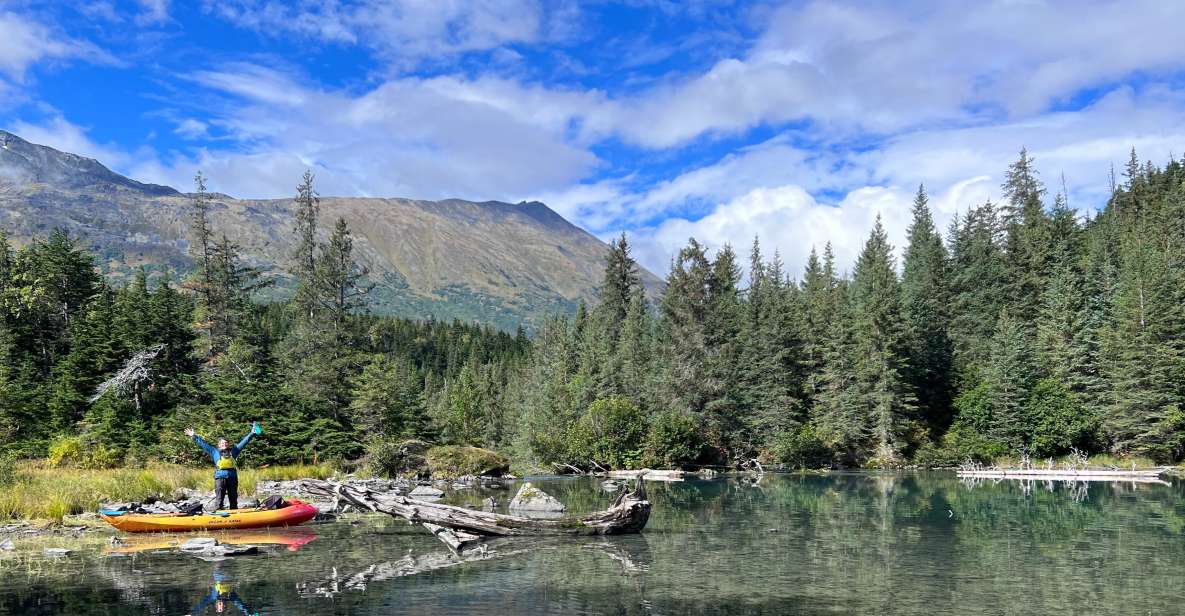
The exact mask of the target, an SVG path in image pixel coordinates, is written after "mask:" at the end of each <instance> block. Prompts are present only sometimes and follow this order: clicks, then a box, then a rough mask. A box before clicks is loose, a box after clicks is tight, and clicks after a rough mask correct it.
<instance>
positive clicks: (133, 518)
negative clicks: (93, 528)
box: [99, 500, 317, 533]
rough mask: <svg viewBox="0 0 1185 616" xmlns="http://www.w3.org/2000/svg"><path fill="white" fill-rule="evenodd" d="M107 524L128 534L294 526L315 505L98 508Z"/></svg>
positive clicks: (314, 511)
mask: <svg viewBox="0 0 1185 616" xmlns="http://www.w3.org/2000/svg"><path fill="white" fill-rule="evenodd" d="M99 515H100V516H102V518H103V519H104V520H106V521H107V523H108V524H110V525H112V526H114V527H115V528H117V529H119V530H122V531H125V532H129V533H177V532H184V531H190V530H227V529H232V528H266V527H269V526H296V525H297V524H303V523H305V522H308V521H309V520H311V519H313V518H314V517H315V516H316V515H317V508H316V507H314V506H312V505H309V504H307V503H302V502H301V501H298V500H290V501H288V505H287V506H286V507H281V508H279V509H229V510H226V511H215V512H214V513H206V514H201V515H185V514H181V513H125V512H114V511H99Z"/></svg>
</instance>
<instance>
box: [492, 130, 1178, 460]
mask: <svg viewBox="0 0 1185 616" xmlns="http://www.w3.org/2000/svg"><path fill="white" fill-rule="evenodd" d="M1002 188H1003V195H1004V199H1005V200H1004V202H1002V203H1000V204H994V203H990V202H989V203H985V204H983V205H980V206H977V207H972V208H971V209H969V210H968V211H966V212H964V213H961V214H960V215H958V216H957V217H956V218H955V219H954V221H953V222H952V224H951V226H950V228H949V229H948V230H947V231H946V237H945V240H944V238H943V235H942V233H941V232H940V231H939V230H938V229H936V228H935V225H934V221H933V218H932V215H931V211H930V207H929V203H928V199H927V195H926V192H925V189H924V188H921V187H920V188H919V189H918V193H917V197H916V199H915V201H914V205H913V221H912V223H911V225H910V227H909V230H908V237H907V245H906V246H905V247H904V248H905V249H904V258H903V263H901V264H900V265H901V266H900V267H898V264H897V263H896V262H895V258H894V252H893V247H892V246H890V245H889V242H888V239H887V237H886V234H885V231H884V229H883V227H882V226H881V223H880V221H879V220H878V221H877V223H876V225H875V226H874V228H873V229H872V232H871V234H870V235H869V237H868V239H867V241H866V242H865V244H864V247H863V250H862V251H861V253H860V255H859V258H858V259H857V261H856V263H855V264H854V267H853V268H852V269H851V275H850V276H843V275H841V274H840V273H839V272H840V268H841V265H840V264H837V263H836V262H835V258H834V255H833V254H832V251H831V248H830V246H829V245H828V246H825V247H824V248H823V251H822V254H821V255H820V254H816V253H814V252H812V254H811V256H810V259H809V262H808V264H807V266H806V269H805V271H804V272H803V273H802V275H801V277H795V276H794V275H793V274H792V273H789V272H785V271H783V266H782V263H781V262H780V260H779V259H778V257H777V256H776V255H775V256H774V257H773V258H772V259H769V260H767V259H766V258H765V257H764V256H763V255H762V253H761V250H760V247H759V245H758V243H757V242H756V241H755V242H754V244H753V248H752V252H751V254H750V257H749V272H750V274H749V277H748V280H747V281H742V280H741V274H740V270H739V268H738V267H737V255H736V254H735V253H734V251H733V250H732V249H731V248H729V247H725V248H724V249H722V250H720V251H719V252H717V253H716V254H715V255H714V258H709V255H708V254H707V251H706V250H705V249H704V247H703V246H702V245H700V244H699V243H697V242H696V241H695V240H692V241H691V242H690V243H689V244H688V246H687V247H686V248H684V249H683V250H681V251H680V252H679V254H678V256H677V257H676V258H675V259H674V262H673V264H672V267H671V271H670V274H669V275H668V277H667V287H666V290H665V292H664V294H663V296H662V298H661V300H660V301H659V302H658V303H657V306H656V307H655V310H647V309H646V308H645V299H644V296H643V295H642V293H641V288H640V284H639V282H638V279H637V276H636V275H635V271H636V270H635V268H636V266H635V265H634V263H633V261H632V259H630V257H629V247H628V245H627V243H626V241H625V238H624V237H623V238H622V239H620V240H618V241H616V242H614V243H613V245H612V247H611V251H610V255H609V259H608V265H607V270H606V276H605V281H604V284H603V287H602V297H603V298H604V299H603V301H602V303H601V304H600V305H599V306H597V307H596V308H594V309H593V310H591V311H590V312H587V313H585V312H581V313H579V314H577V315H576V316H575V318H573V319H566V318H557V319H555V320H553V321H552V322H550V323H549V324H548V325H547V326H546V327H545V328H544V330H543V331H542V333H541V334H540V336H539V338H538V340H537V341H536V345H535V349H534V354H533V363H532V366H531V367H530V372H529V373H528V374H527V376H526V380H527V383H528V385H527V386H526V387H525V391H527V392H529V395H528V396H527V398H526V399H525V400H524V402H523V404H522V406H521V410H522V415H521V418H520V432H519V438H518V440H517V442H516V444H517V445H518V452H519V454H520V456H522V457H525V458H527V459H530V460H534V461H537V462H540V463H543V464H544V465H546V464H557V463H558V464H565V465H567V464H570V465H573V466H578V467H582V468H587V467H591V466H596V465H614V464H619V463H621V461H622V460H631V461H632V460H642V461H645V462H647V463H662V462H666V463H676V464H680V463H681V464H689V463H737V462H739V461H743V460H745V459H748V458H752V457H763V458H765V459H766V460H774V461H780V462H784V463H788V464H791V465H801V466H850V465H872V466H878V465H896V464H901V463H903V462H907V461H910V460H915V461H919V462H922V463H928V464H953V463H959V462H962V461H963V460H965V459H967V458H978V459H991V458H994V457H998V456H1003V455H1023V454H1028V455H1032V456H1040V457H1045V456H1054V455H1060V454H1064V453H1067V452H1069V451H1071V450H1072V449H1075V448H1076V449H1078V450H1080V451H1085V452H1112V453H1117V454H1121V455H1141V456H1148V457H1151V458H1154V459H1157V460H1177V459H1180V458H1181V457H1182V455H1183V453H1185V451H1183V449H1185V169H1183V167H1182V164H1181V163H1179V162H1177V161H1175V160H1174V161H1171V162H1170V163H1169V164H1168V165H1167V166H1166V167H1164V168H1163V169H1161V168H1156V167H1154V166H1153V165H1152V164H1151V163H1148V164H1143V165H1141V164H1139V162H1138V159H1137V158H1136V157H1135V153H1134V152H1133V153H1132V159H1131V162H1130V163H1129V164H1128V167H1127V170H1126V173H1125V176H1124V182H1123V184H1122V185H1120V186H1116V188H1115V190H1114V192H1113V195H1112V197H1111V198H1110V200H1109V202H1108V203H1107V204H1106V207H1105V208H1104V209H1103V210H1102V211H1100V212H1098V213H1097V214H1095V215H1093V216H1090V217H1086V216H1084V215H1083V214H1082V213H1079V212H1076V211H1074V210H1073V209H1071V208H1070V207H1069V206H1068V205H1067V203H1066V196H1065V195H1064V194H1058V195H1056V196H1054V197H1053V199H1052V201H1051V200H1050V199H1049V195H1048V192H1047V190H1046V188H1045V186H1044V185H1043V183H1042V182H1041V180H1040V178H1039V176H1038V173H1037V170H1036V169H1035V168H1034V166H1033V160H1032V158H1030V157H1029V156H1028V154H1027V153H1026V152H1024V151H1022V152H1021V154H1020V157H1019V159H1018V160H1017V161H1016V162H1015V163H1014V164H1012V165H1011V166H1010V167H1009V169H1008V171H1007V174H1006V176H1005V182H1004V184H1003V187H1002Z"/></svg>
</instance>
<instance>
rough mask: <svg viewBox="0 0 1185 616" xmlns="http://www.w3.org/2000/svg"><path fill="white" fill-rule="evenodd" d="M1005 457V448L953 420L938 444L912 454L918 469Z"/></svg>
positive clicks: (988, 460)
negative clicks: (920, 466)
mask: <svg viewBox="0 0 1185 616" xmlns="http://www.w3.org/2000/svg"><path fill="white" fill-rule="evenodd" d="M1006 455H1008V445H1007V444H1006V443H1003V442H1000V441H997V440H994V439H992V438H990V437H987V436H984V435H983V434H980V433H979V432H978V431H976V430H975V429H974V428H972V427H971V426H970V425H968V424H965V423H962V422H961V421H956V422H955V425H954V426H951V429H950V430H947V432H946V434H944V435H943V437H942V442H940V443H938V444H932V443H927V444H926V445H923V446H922V447H921V448H919V449H918V451H917V453H915V454H914V462H915V463H917V464H920V465H922V466H929V467H936V466H958V465H959V464H962V463H964V462H966V461H968V460H972V461H975V462H983V463H990V462H992V461H993V460H995V459H997V458H1001V457H1003V456H1006Z"/></svg>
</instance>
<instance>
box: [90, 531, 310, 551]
mask: <svg viewBox="0 0 1185 616" xmlns="http://www.w3.org/2000/svg"><path fill="white" fill-rule="evenodd" d="M214 538H215V539H216V540H217V541H218V543H219V544H221V545H283V546H287V547H288V551H290V552H295V551H296V550H299V549H300V548H301V546H303V545H305V544H306V543H309V542H310V541H312V540H313V539H316V538H317V533H316V531H314V530H313V529H311V528H292V529H287V530H280V531H275V532H271V531H266V530H245V531H238V530H228V531H223V532H219V533H218V534H217V535H215V536H214ZM185 541H186V539H184V538H183V537H178V536H159V535H157V536H154V537H129V538H128V539H127V544H126V545H121V546H117V547H109V548H106V549H104V550H103V553H104V554H135V553H138V552H152V551H155V550H172V549H176V548H179V547H181V544H183V543H185Z"/></svg>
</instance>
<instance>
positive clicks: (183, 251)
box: [0, 131, 661, 329]
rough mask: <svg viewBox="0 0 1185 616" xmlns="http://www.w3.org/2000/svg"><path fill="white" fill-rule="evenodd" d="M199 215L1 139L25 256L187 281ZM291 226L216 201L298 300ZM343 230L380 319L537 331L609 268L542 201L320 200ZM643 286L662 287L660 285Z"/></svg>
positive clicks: (328, 218)
mask: <svg viewBox="0 0 1185 616" xmlns="http://www.w3.org/2000/svg"><path fill="white" fill-rule="evenodd" d="M297 179H298V178H293V183H294V185H295V182H296V180H297ZM189 208H190V199H189V197H188V196H187V195H186V194H183V193H181V192H179V191H177V190H175V189H173V188H170V187H167V186H159V185H155V184H143V183H140V182H137V181H135V180H131V179H129V178H126V177H124V176H122V175H119V174H117V173H114V172H112V171H111V170H109V169H107V168H106V167H104V166H103V165H102V164H100V163H99V162H98V161H95V160H93V159H89V158H85V157H82V156H77V155H75V154H69V153H65V152H60V151H58V150H55V149H53V148H49V147H46V146H41V145H37V144H33V143H29V142H27V141H25V140H23V139H21V138H20V137H18V136H16V135H13V134H12V133H8V132H4V131H0V229H3V230H4V231H5V232H6V233H7V234H8V235H9V237H10V238H11V239H12V240H13V241H15V242H16V243H17V244H21V243H24V242H28V241H30V240H31V239H33V238H35V237H43V236H45V235H46V234H48V233H49V232H50V231H51V230H52V229H54V228H62V229H65V230H66V231H68V232H69V233H70V234H71V235H72V236H75V237H78V238H80V241H81V243H82V244H84V245H86V246H88V247H90V248H91V249H92V250H93V251H94V252H95V254H96V255H99V259H98V260H99V264H98V265H99V267H100V268H101V269H102V270H103V271H104V272H105V273H106V274H107V275H109V276H111V277H112V278H114V279H116V280H117V281H118V280H119V279H123V278H126V277H127V276H129V275H131V273H132V272H133V271H134V270H135V269H136V268H138V267H140V266H146V267H148V268H149V269H150V270H151V271H152V272H154V275H162V274H163V273H164V272H170V273H171V274H172V275H174V276H177V275H183V274H184V273H186V272H187V271H188V270H189V269H190V266H191V263H190V259H189V257H188V240H187V225H188V216H189V211H190V210H189ZM293 213H294V208H293V204H292V200H291V198H290V197H286V198H281V199H268V200H247V199H235V198H232V197H228V196H225V195H214V199H213V206H212V208H211V217H212V222H213V225H214V230H215V233H217V234H223V233H225V234H226V235H227V237H229V238H230V239H231V240H232V241H234V242H236V243H238V244H239V245H240V246H241V247H242V248H243V251H244V253H245V255H246V256H247V258H248V259H249V261H251V262H252V263H253V264H254V265H257V266H259V267H261V268H263V269H264V270H265V271H266V272H267V273H268V275H270V276H274V277H276V279H277V285H276V289H277V290H276V291H275V293H278V294H281V295H282V294H284V293H285V292H286V289H288V288H290V287H291V285H290V281H289V280H288V279H287V275H286V273H285V271H284V270H285V265H286V264H287V262H288V255H290V254H291V252H292V240H293V235H292V223H293ZM338 217H342V218H345V220H346V222H347V223H349V225H350V229H351V231H352V232H353V234H354V245H355V254H356V256H357V259H358V260H359V261H360V262H361V263H362V264H363V265H365V266H366V267H368V268H369V270H370V272H371V276H370V277H371V279H372V281H373V282H375V283H376V284H377V287H376V289H375V292H374V297H373V299H374V306H373V307H372V310H373V311H375V312H382V313H389V314H398V315H402V316H408V317H413V318H428V317H430V316H431V317H435V318H437V319H452V318H461V319H465V320H477V321H482V322H486V323H490V324H492V325H495V326H497V327H502V328H505V329H513V328H515V327H517V326H518V325H519V324H523V325H525V326H526V327H528V328H531V327H533V326H534V325H537V324H538V323H539V320H540V319H541V318H542V317H543V316H544V315H546V314H547V313H549V312H552V311H556V310H572V309H573V308H574V307H575V306H576V305H577V304H578V303H579V301H580V300H585V301H588V302H590V303H591V302H593V301H595V298H594V292H593V290H594V288H595V287H596V285H597V284H598V283H599V281H600V277H601V271H602V268H603V266H604V255H605V245H604V244H603V243H602V242H601V241H600V240H598V239H597V238H595V237H593V236H592V235H591V234H589V233H588V232H586V231H584V230H582V229H580V228H579V227H576V226H575V225H573V224H571V223H569V222H568V221H566V220H564V218H563V217H561V216H560V215H559V214H556V213H555V212H554V211H552V210H551V209H550V208H548V207H547V206H546V205H544V204H542V203H538V202H530V203H526V202H524V203H518V204H511V203H501V202H496V201H490V202H484V203H475V202H472V201H462V200H459V199H449V200H445V201H419V200H413V199H394V198H392V199H375V198H353V197H322V199H321V220H322V225H321V230H322V232H324V233H325V234H326V235H327V234H328V231H329V230H330V228H331V227H332V223H333V221H334V220H336V219H337V218H338ZM323 239H324V238H323ZM643 276H644V279H645V281H646V284H647V286H648V287H650V288H652V289H658V288H659V287H660V285H661V282H660V281H659V279H658V278H656V277H655V276H654V275H653V274H650V273H649V272H644V273H643Z"/></svg>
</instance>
